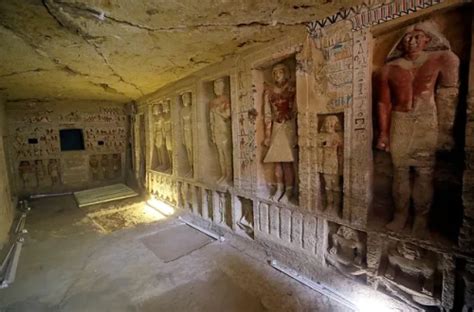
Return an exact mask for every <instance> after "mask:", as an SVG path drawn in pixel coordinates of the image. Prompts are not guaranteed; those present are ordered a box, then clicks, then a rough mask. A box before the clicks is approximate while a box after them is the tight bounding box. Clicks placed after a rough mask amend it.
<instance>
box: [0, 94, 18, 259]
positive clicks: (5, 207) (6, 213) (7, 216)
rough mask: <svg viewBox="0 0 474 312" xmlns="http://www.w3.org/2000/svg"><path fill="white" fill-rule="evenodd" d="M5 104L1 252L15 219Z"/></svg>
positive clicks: (0, 136) (0, 132)
mask: <svg viewBox="0 0 474 312" xmlns="http://www.w3.org/2000/svg"><path fill="white" fill-rule="evenodd" d="M6 131H7V127H6V122H5V102H4V101H3V99H1V98H0V250H1V249H2V245H3V244H4V243H5V242H6V240H7V239H8V232H9V230H10V225H11V223H12V221H13V217H14V207H15V200H14V198H13V194H14V189H12V187H11V185H10V179H11V174H10V172H9V169H8V168H9V166H8V160H7V157H6V152H5V147H6V142H7V134H6Z"/></svg>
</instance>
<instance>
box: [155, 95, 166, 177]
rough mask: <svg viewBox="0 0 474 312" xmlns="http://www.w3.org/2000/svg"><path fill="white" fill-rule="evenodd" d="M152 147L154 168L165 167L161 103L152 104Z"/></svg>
mask: <svg viewBox="0 0 474 312" xmlns="http://www.w3.org/2000/svg"><path fill="white" fill-rule="evenodd" d="M153 117H154V122H153V147H154V154H153V159H154V168H153V169H162V168H164V167H166V157H165V156H166V148H165V139H164V135H163V131H164V129H163V123H164V121H163V108H162V103H161V102H160V103H158V104H155V105H153Z"/></svg>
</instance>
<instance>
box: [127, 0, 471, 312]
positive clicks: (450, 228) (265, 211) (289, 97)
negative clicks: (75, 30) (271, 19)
mask: <svg viewBox="0 0 474 312" xmlns="http://www.w3.org/2000/svg"><path fill="white" fill-rule="evenodd" d="M460 4H461V2H460V1H451V2H445V3H443V1H385V2H384V4H383V5H375V6H373V7H363V8H358V9H353V10H346V11H343V12H341V13H340V14H339V15H336V16H333V17H331V18H328V19H326V20H324V21H317V22H315V23H312V24H309V25H308V31H309V35H307V33H306V32H305V31H303V30H302V31H301V33H295V34H293V36H291V37H288V38H282V39H281V40H280V41H278V42H272V43H271V44H268V45H262V46H260V47H258V48H255V49H252V50H248V51H246V52H245V53H242V54H239V55H238V56H235V57H231V58H229V59H227V60H226V61H224V62H222V63H219V64H215V65H212V66H210V67H208V68H206V69H204V70H202V71H199V72H197V73H195V74H194V75H192V76H189V77H187V78H185V79H183V80H181V81H179V82H177V83H175V84H172V85H170V86H168V87H165V88H163V89H160V90H158V91H157V92H155V93H153V94H151V95H149V96H147V97H145V98H143V99H141V100H140V101H139V103H138V112H137V116H140V118H141V120H144V121H143V122H145V123H146V138H145V140H144V142H143V141H142V142H141V143H139V144H140V146H143V145H145V147H146V148H145V149H144V150H146V152H145V153H143V152H141V153H140V155H141V156H139V155H138V154H139V153H135V155H136V157H137V159H136V160H137V163H140V161H142V162H146V174H145V173H143V172H141V173H138V172H137V173H136V174H137V175H138V176H140V175H141V177H142V178H143V179H145V180H146V186H147V189H148V192H149V193H150V194H152V195H154V196H156V197H157V198H159V199H161V200H163V201H166V202H168V203H169V204H171V205H173V206H175V207H178V208H181V209H185V210H188V211H189V212H190V213H191V214H192V215H193V216H195V217H196V220H197V222H201V223H202V224H204V225H207V226H209V227H212V228H213V229H214V230H216V231H220V232H233V233H234V234H236V235H240V236H242V237H244V238H247V239H251V240H254V241H255V242H257V243H260V244H263V245H264V246H265V247H266V248H267V249H268V250H269V254H271V255H272V256H274V257H277V258H279V259H281V260H282V261H285V262H287V263H290V264H291V265H292V266H298V269H299V270H301V271H308V272H312V273H311V274H312V276H313V277H314V278H317V279H321V280H323V281H325V282H327V283H330V284H331V285H333V286H335V287H337V288H338V289H342V290H343V291H347V292H346V294H348V296H352V295H353V294H352V292H357V291H359V290H360V289H366V288H364V287H361V288H358V287H357V286H354V285H365V286H370V287H372V289H375V290H377V291H378V293H380V294H385V295H388V296H390V297H391V298H394V299H395V302H397V304H400V305H401V306H403V308H401V309H402V310H403V311H408V310H410V309H412V310H425V309H429V307H438V308H442V309H445V310H458V309H460V308H461V307H462V306H463V302H465V303H464V304H465V306H466V307H472V305H473V301H472V298H471V297H472V293H473V290H474V288H473V286H472V285H474V284H473V282H472V280H473V279H472V274H473V273H474V269H473V268H474V265H473V264H472V263H471V261H472V258H473V255H474V249H473V247H472V240H471V239H470V238H469V237H471V236H472V235H470V234H469V233H472V216H471V214H472V213H471V212H470V210H472V209H471V206H472V205H471V200H470V199H471V197H472V196H471V194H470V193H472V192H470V191H472V185H471V184H472V183H471V182H472V177H471V175H472V174H471V171H472V170H471V171H470V169H472V168H471V167H472V164H471V163H470V162H469V161H471V160H472V159H471V158H472V157H470V156H469V155H470V154H469V153H470V152H471V149H470V148H471V145H472V144H471V141H472V131H471V130H472V129H470V128H469V126H470V124H471V123H470V121H471V120H472V116H471V115H472V110H471V108H470V106H469V105H471V104H472V103H471V102H472V99H471V97H472V96H470V97H468V91H469V92H471V91H472V90H471V89H472V79H469V73H470V72H471V71H472V59H471V55H470V50H471V46H470V43H471V42H472V38H471V36H472V32H471V31H470V30H471V22H472V10H470V9H472V7H470V6H469V4H467V5H465V6H464V7H460ZM453 20H456V21H457V24H456V25H453V24H452V22H451V21H453ZM420 21H427V22H429V23H430V25H434V26H433V28H428V29H426V28H425V31H426V32H428V33H429V34H430V35H429V38H430V41H427V42H426V43H427V44H428V42H429V43H430V44H429V45H427V46H426V50H423V58H421V59H420V60H418V62H421V63H417V62H414V63H409V62H408V63H406V62H407V61H406V59H404V58H403V57H401V56H403V51H402V52H397V49H399V47H401V46H400V45H398V41H399V40H400V39H401V38H402V37H404V36H405V34H406V33H409V32H410V31H413V27H412V28H410V27H409V26H413V25H418V26H416V27H424V26H419V25H421V24H418V22H420ZM416 27H415V29H417V28H416ZM430 27H431V26H430ZM435 28H436V29H437V30H436V29H435ZM410 29H411V30H410ZM432 30H433V31H434V32H432ZM406 49H407V48H406ZM395 52H397V53H399V54H398V55H397V54H396V53H395ZM405 52H406V51H405ZM392 53H395V54H393V55H395V56H393V57H392ZM400 53H402V54H400ZM406 53H408V52H406ZM424 53H426V54H424ZM439 57H441V58H446V59H447V60H451V61H452V63H451V64H450V65H449V66H447V67H444V66H445V64H447V63H446V62H447V61H446V60H443V61H442V62H441V61H440V62H439V63H437V62H438V61H436V62H434V61H433V63H430V62H431V61H432V60H435V59H436V60H437V58H439ZM397 58H398V60H397ZM393 60H397V62H400V63H401V64H402V65H400V67H401V68H405V69H406V68H411V67H410V66H412V67H413V71H412V72H411V74H409V75H408V77H411V78H406V79H402V80H397V79H398V78H397V77H389V78H390V79H392V80H391V82H390V84H389V85H388V86H386V85H383V86H382V85H381V84H380V83H379V80H380V78H379V77H380V76H379V75H380V72H381V71H382V70H384V69H386V68H387V66H394V65H393V63H390V64H389V62H390V61H393ZM427 60H430V62H428V61H427ZM404 62H405V63H404ZM425 62H428V63H425ZM387 64H389V65H387ZM396 64H398V63H396ZM420 64H425V65H426V66H425V67H421V68H419V67H417V66H420ZM469 64H471V67H469ZM403 66H405V67H403ZM427 68H429V70H427ZM415 69H416V70H415ZM279 71H281V72H282V73H284V72H286V74H285V81H284V83H279V82H278V79H279V78H278V75H280V74H279ZM414 73H418V74H417V75H421V76H414V78H413V76H410V75H415V74H414ZM420 73H421V74H420ZM471 76H472V73H471ZM448 77H450V78H448ZM410 79H412V80H410ZM423 79H425V80H423ZM430 79H432V80H430ZM422 82H423V83H425V85H423V86H426V85H430V83H431V85H430V86H431V87H430V88H427V89H426V90H424V93H423V94H424V95H423V96H421V95H418V94H417V93H416V92H417V91H413V90H412V89H411V88H413V89H416V88H422V87H420V85H419V84H421V83H422ZM222 84H223V85H224V87H222ZM404 84H406V85H408V86H409V88H408V89H404V87H403V86H401V85H404ZM406 85H405V87H406ZM383 88H389V89H390V92H391V95H390V96H388V98H389V100H390V101H392V103H391V105H392V107H395V106H396V105H404V104H400V103H399V102H397V100H396V97H395V94H401V95H402V96H404V95H407V94H408V98H409V101H408V102H410V103H412V102H414V103H415V104H414V106H415V107H416V106H417V105H422V104H420V103H422V102H423V101H426V103H428V105H431V106H429V107H430V109H428V113H426V112H425V113H424V114H422V115H421V117H419V115H417V117H416V118H419V119H417V120H418V121H417V122H415V123H413V122H408V125H410V126H413V125H415V126H414V127H413V129H412V130H411V131H406V133H405V134H404V135H403V136H400V135H399V136H398V138H399V139H400V141H399V142H407V144H408V145H409V147H405V146H404V145H403V144H402V145H398V146H401V147H398V148H394V149H393V150H389V149H388V148H386V149H383V148H381V147H383V146H381V145H380V142H379V141H378V138H379V136H380V133H381V126H380V124H381V121H380V119H381V118H382V117H381V116H382V115H381V113H380V110H381V108H380V107H381V106H382V104H383V100H381V99H380V92H381V91H383V90H384V89H383ZM410 90H411V91H410ZM416 90H418V89H416ZM471 93H472V92H471ZM471 93H469V94H471ZM183 94H190V95H191V106H190V107H191V109H189V105H188V106H186V105H184V102H183V101H184V100H183ZM424 96H426V97H424ZM399 101H401V100H399ZM411 101H412V102H411ZM381 103H382V104H381ZM426 103H425V104H426ZM168 105H169V107H170V111H169V112H168V109H167V106H168ZM272 105H273V106H272ZM410 105H411V104H410ZM471 106H472V105H471ZM269 108H271V109H270V110H269ZM411 109H412V108H408V109H406V111H410V110H411ZM394 110H399V111H401V112H403V110H404V109H403V108H402V109H401V108H399V107H396V108H395V109H394ZM444 113H445V114H446V115H443V114H444ZM395 114H397V113H395ZM430 114H431V115H430ZM434 114H436V116H437V117H436V122H435V121H433V122H431V123H430V124H429V126H426V125H425V124H424V122H425V121H426V120H427V119H429V118H434V117H433V116H434ZM410 116H411V115H410ZM430 116H431V117H430ZM466 117H467V121H468V122H467V128H466ZM410 118H412V120H413V118H415V117H413V116H412V117H410ZM429 120H431V119H429ZM216 122H217V123H219V126H218V127H216ZM420 122H421V123H422V124H421V125H420V124H419V123H420ZM449 122H452V124H453V128H452V129H451V128H449V129H447V128H443V127H445V124H446V123H449ZM293 123H294V124H295V125H296V126H295V128H292V127H293V126H292V125H291V124H293ZM282 125H283V126H282ZM405 126H406V125H405ZM405 126H404V127H405ZM137 127H138V126H137ZM186 127H188V129H192V131H191V132H190V133H189V132H187V131H189V130H186ZM406 127H408V126H406ZM402 128H403V127H402ZM281 129H283V130H281ZM420 129H421V130H420ZM217 130H218V131H217ZM404 130H406V129H404ZM275 131H282V132H279V135H277V134H278V132H275ZM417 131H418V132H417ZM420 131H421V132H422V133H421V134H420V133H419V132H420ZM443 131H447V132H446V133H444V132H443ZM275 133H277V134H275ZM282 133H283V135H281V134H282ZM417 133H418V134H417ZM444 134H448V135H447V137H448V138H449V140H448V141H449V143H450V146H449V148H446V146H445V145H442V144H440V145H439V146H438V145H437V146H436V147H430V148H424V147H423V146H424V145H423V144H425V143H424V142H425V141H424V140H425V139H426V137H429V138H431V137H433V136H436V137H441V136H442V135H444ZM187 136H188V137H187ZM226 138H227V139H226ZM276 138H278V139H276ZM267 139H269V140H268V141H266V140H267ZM444 139H446V136H445V137H444ZM168 142H169V144H168ZM230 142H231V144H230ZM410 142H415V146H416V148H418V147H419V146H421V147H419V148H421V150H417V149H416V148H415V149H414V151H411V150H410V148H412V147H411V146H412V145H410V144H411V143H410ZM420 142H421V143H420ZM440 142H441V141H440ZM409 143H410V144H409ZM444 143H446V142H444ZM400 144H401V143H400ZM436 144H438V142H436ZM395 146H397V145H395ZM189 147H191V154H189V153H188V152H187V151H188V149H189ZM423 148H424V149H423ZM272 149H274V150H276V151H277V152H276V153H271V152H270V151H271V150H272ZM227 152H228V153H229V155H230V157H228V156H227V155H226V153H227ZM466 153H467V156H468V157H467V158H466V159H467V164H466V167H467V168H465V166H464V164H463V160H464V157H465V155H466ZM270 154H271V157H270V156H269V155H270ZM397 155H401V157H402V158H403V157H405V158H403V159H406V162H407V163H409V165H406V166H405V165H399V163H398V162H397V159H398V158H396V157H397ZM419 157H421V158H419ZM423 157H427V159H428V160H426V162H423V161H422V160H425V158H423ZM269 158H271V159H269ZM226 159H229V160H228V161H226ZM420 159H421V160H420ZM471 162H472V161H471ZM400 172H402V174H403V176H400V175H397V174H400ZM405 173H406V175H405ZM145 175H146V176H145ZM292 175H294V180H292V179H291V178H290V179H288V177H292ZM407 198H408V199H407ZM401 200H403V202H401ZM401 204H403V205H404V206H403V207H402V208H403V209H402V208H400V206H401ZM397 207H398V208H397ZM405 208H406V209H405ZM400 209H401V210H400ZM404 209H405V210H404ZM400 215H401V216H402V217H401V218H400ZM394 221H396V222H394ZM302 259H304V260H302ZM335 272H338V273H339V276H340V277H341V278H342V279H345V280H346V281H345V282H341V280H337V278H334V277H332V275H334V274H332V273H335ZM461 275H462V276H463V281H461V279H460V278H458V279H456V276H461ZM351 285H352V286H351ZM368 288H369V287H367V289H368ZM349 289H350V290H351V291H352V292H351V291H348V290H349ZM455 291H456V294H457V296H456V297H455ZM462 293H464V295H462Z"/></svg>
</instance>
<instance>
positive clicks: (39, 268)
mask: <svg viewBox="0 0 474 312" xmlns="http://www.w3.org/2000/svg"><path fill="white" fill-rule="evenodd" d="M26 227H27V229H28V230H29V238H28V239H27V242H26V243H25V245H24V248H23V251H22V255H21V259H20V263H19V268H18V273H17V280H16V282H15V283H14V284H13V285H12V286H11V287H10V288H7V289H3V290H0V311H2V312H3V311H35V312H41V311H88V312H91V311H101V312H104V311H114V312H116V311H173V312H176V311H186V312H187V311H206V312H210V311H216V312H217V311H219V312H222V311H226V312H228V311H246V312H247V311H248V312H254V311H345V310H346V309H344V308H343V307H341V306H340V305H338V304H337V303H335V302H332V301H330V300H329V299H328V298H326V297H324V296H322V295H320V294H319V293H316V292H314V291H312V290H310V289H309V288H307V287H305V286H303V285H301V284H299V283H298V282H296V281H294V280H292V279H291V278H289V277H287V276H285V275H283V274H281V273H279V272H277V271H275V270H274V269H273V268H271V267H270V266H269V265H268V264H266V263H265V261H264V259H265V254H262V253H261V251H259V250H257V249H255V248H250V247H243V246H247V245H246V244H242V243H238V242H237V241H235V239H233V238H229V239H226V240H225V241H224V242H217V241H214V240H208V239H207V238H203V237H199V235H202V234H200V232H195V233H193V232H192V231H194V230H192V229H190V228H188V227H187V226H186V225H183V224H182V223H181V222H180V221H179V220H178V219H176V218H173V217H168V218H166V219H162V220H159V221H156V222H153V223H148V224H138V225H133V226H132V227H128V228H123V229H119V230H115V231H113V232H107V231H104V228H102V227H101V226H98V225H97V224H96V221H94V220H93V219H91V218H90V217H89V216H88V215H87V214H86V212H85V211H83V210H81V209H79V208H78V207H77V206H76V204H75V201H74V199H73V198H72V197H71V196H65V197H56V198H45V199H41V200H36V201H34V202H32V211H31V213H30V214H29V216H28V219H27V225H26ZM190 231H191V232H190ZM161 232H162V235H160V233H161ZM173 233H177V234H176V235H173ZM189 233H191V235H193V236H194V235H195V236H196V237H195V238H194V239H192V240H188V239H189ZM163 255H164V256H163ZM160 257H161V258H162V259H160Z"/></svg>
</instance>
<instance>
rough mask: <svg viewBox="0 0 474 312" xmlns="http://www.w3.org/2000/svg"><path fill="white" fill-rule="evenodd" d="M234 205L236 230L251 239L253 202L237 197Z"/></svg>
mask: <svg viewBox="0 0 474 312" xmlns="http://www.w3.org/2000/svg"><path fill="white" fill-rule="evenodd" d="M236 201H237V202H235V203H234V211H235V219H236V220H235V221H236V225H237V227H238V230H240V231H241V232H243V233H245V234H246V235H247V236H249V237H251V238H252V237H253V228H254V226H253V202H252V200H250V199H247V198H243V197H237V199H236Z"/></svg>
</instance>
